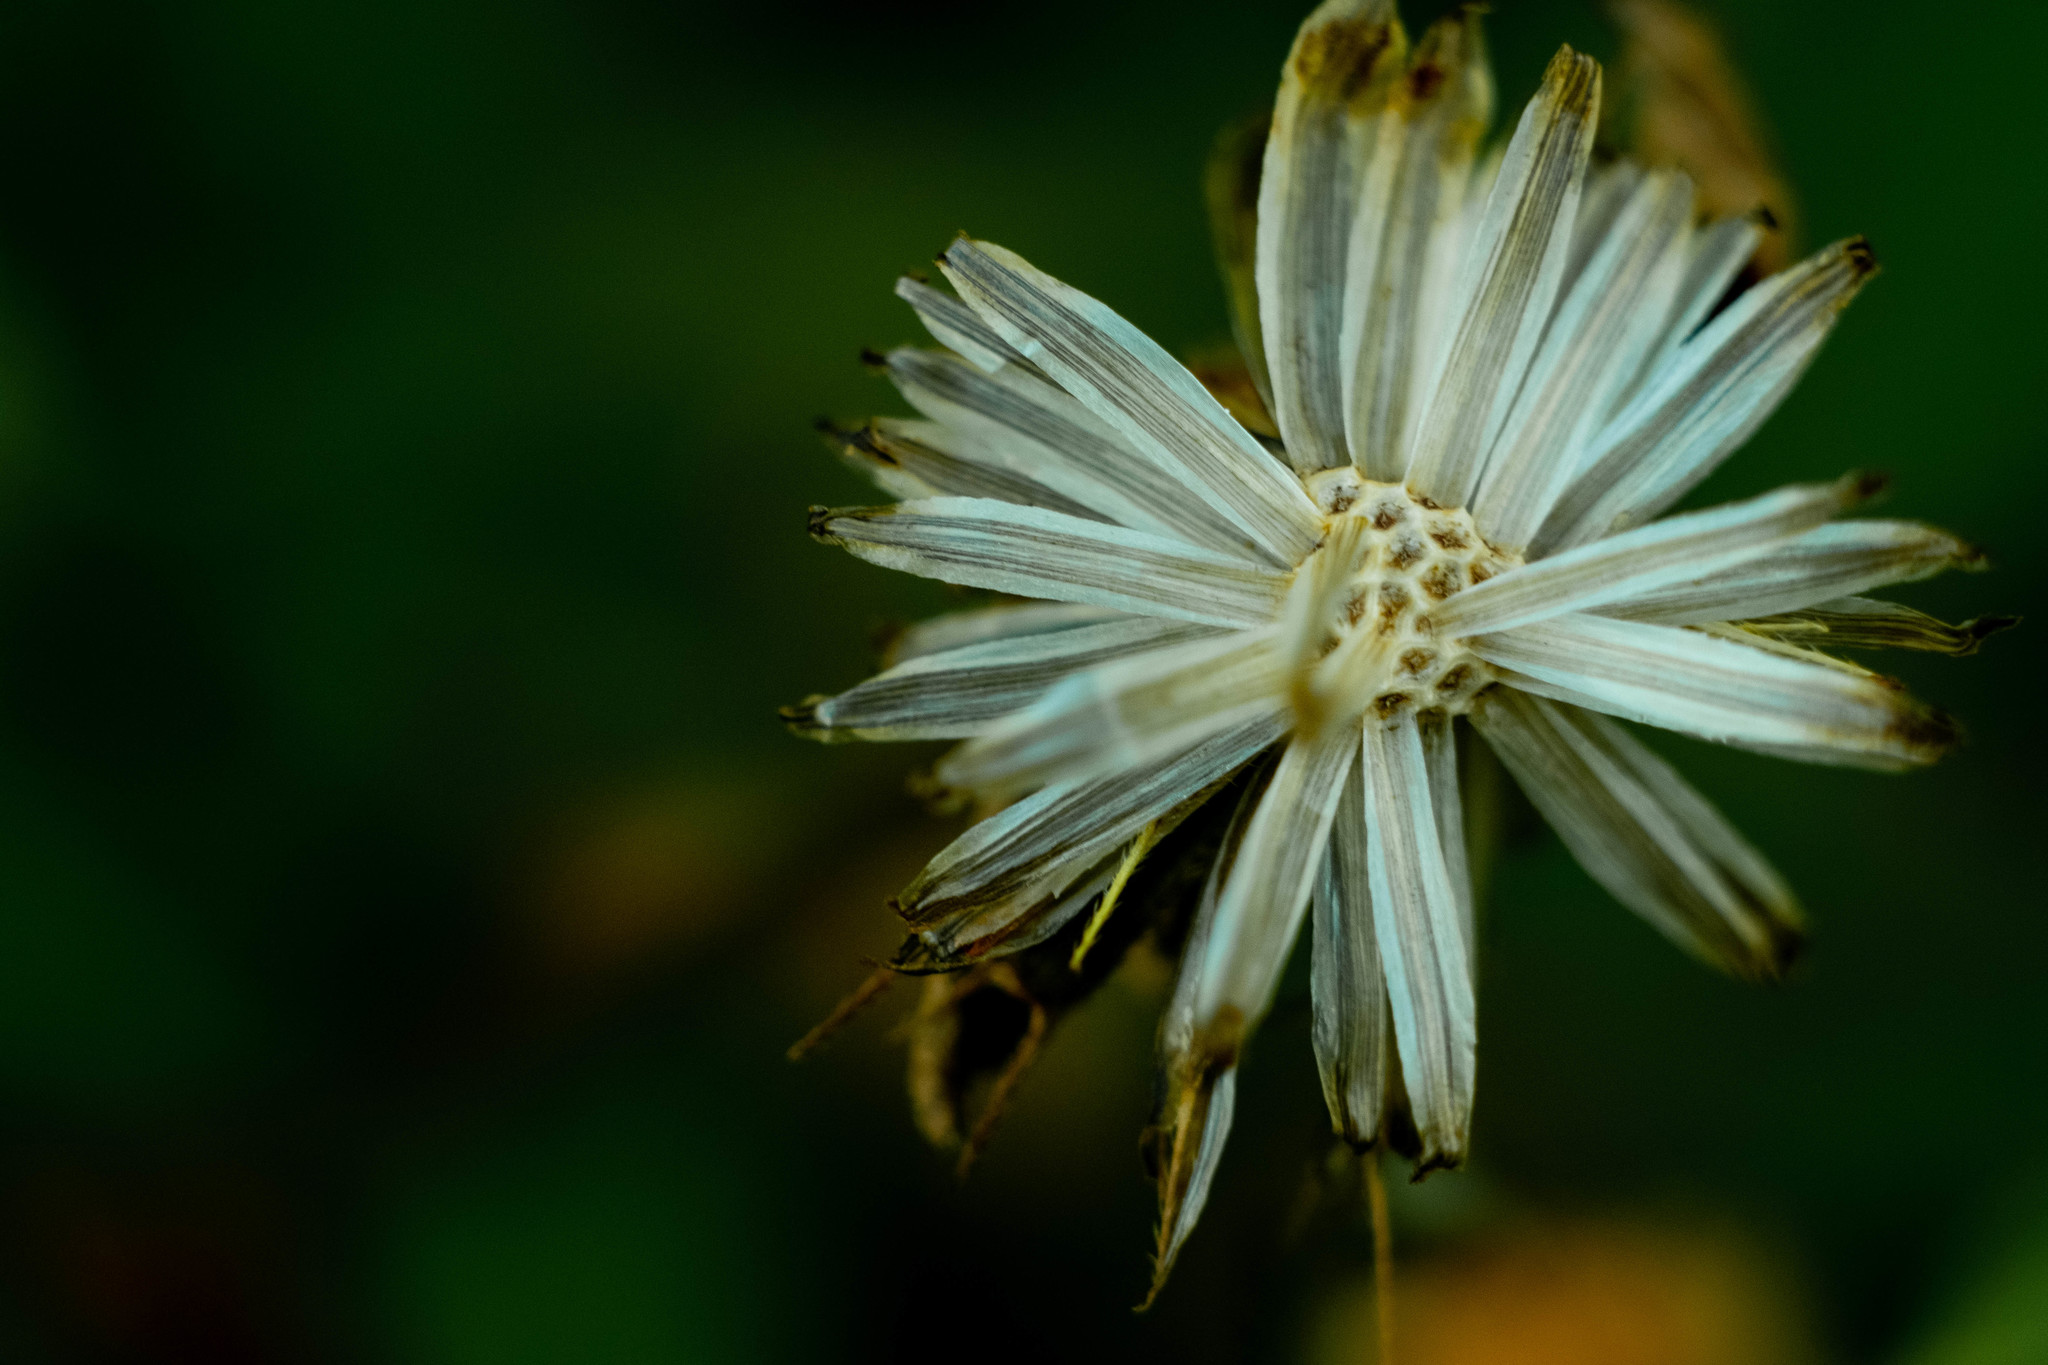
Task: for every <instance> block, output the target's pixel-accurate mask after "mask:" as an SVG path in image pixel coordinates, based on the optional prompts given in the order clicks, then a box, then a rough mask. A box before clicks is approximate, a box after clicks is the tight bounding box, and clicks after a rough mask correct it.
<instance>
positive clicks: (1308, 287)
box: [1258, 0, 1406, 472]
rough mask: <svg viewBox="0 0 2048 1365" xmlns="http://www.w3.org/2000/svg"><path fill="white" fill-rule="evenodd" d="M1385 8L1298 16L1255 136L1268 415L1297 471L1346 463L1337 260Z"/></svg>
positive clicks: (1392, 53)
mask: <svg viewBox="0 0 2048 1365" xmlns="http://www.w3.org/2000/svg"><path fill="white" fill-rule="evenodd" d="M1393 11H1394V7H1393V5H1392V3H1391V0H1324V3H1323V4H1322V5H1320V6H1318V7H1317V8H1316V10H1315V12H1314V13H1313V14H1311V15H1309V17H1308V19H1307V21H1306V22H1304V23H1303V24H1302V26H1301V31H1300V33H1299V34H1297V35H1296V37H1295V39H1294V47H1293V50H1292V51H1290V52H1289V53H1288V55H1287V65H1286V67H1285V68H1284V71H1283V74H1282V76H1281V80H1280V94H1279V97H1278V99H1277V100H1276V101H1275V103H1274V107H1273V125H1272V131H1271V132H1270V133H1269V134H1268V136H1267V140H1266V161H1265V171H1264V174H1263V175H1262V176H1261V178H1260V181H1259V227H1258V290H1259V322H1260V331H1261V334H1262V336H1263V338H1264V344H1265V348H1266V363H1267V366H1268V367H1269V369H1270V371H1271V375H1272V382H1273V418H1274V420H1275V421H1276V422H1278V423H1279V426H1280V436H1281V439H1282V440H1283V441H1284V442H1285V444H1286V448H1287V457H1288V459H1289V460H1291V461H1292V462H1293V464H1294V467H1295V468H1296V469H1299V470H1302V471H1304V472H1312V471H1314V470H1318V469H1328V468H1331V467H1333V466H1336V465H1343V464H1349V463H1350V462H1351V456H1350V452H1349V450H1348V449H1347V448H1346V445H1345V441H1344V392H1343V381H1342V378H1341V377H1340V374H1339V370H1338V332H1339V328H1340V324H1341V322H1342V320H1343V308H1344V263H1345V253H1346V251H1347V249H1348V246H1349V243H1350V238H1351V221H1352V215H1353V213H1354V211H1356V210H1357V209H1358V208H1359V204H1358V195H1359V189H1360V180H1361V176H1362V175H1363V173H1364V171H1365V163H1366V161H1367V158H1368V156H1369V154H1370V152H1371V149H1372V146H1373V143H1374V141H1375V140H1376V139H1375V137H1374V132H1375V127H1376V125H1377V124H1378V123H1379V122H1380V121H1381V118H1382V117H1383V116H1384V114H1385V111H1386V107H1387V94H1388V91H1389V89H1390V88H1391V86H1392V84H1393V80H1394V77H1395V74H1396V73H1398V72H1399V71H1400V70H1401V68H1402V57H1403V56H1404V51H1403V49H1404V48H1405V46H1406V44H1405V42H1404V40H1403V37H1402V34H1401V28H1400V24H1399V22H1398V21H1396V20H1395V18H1394V12H1393ZM1383 178H1390V177H1383ZM1366 211H1367V212H1371V211H1372V206H1367V208H1366Z"/></svg>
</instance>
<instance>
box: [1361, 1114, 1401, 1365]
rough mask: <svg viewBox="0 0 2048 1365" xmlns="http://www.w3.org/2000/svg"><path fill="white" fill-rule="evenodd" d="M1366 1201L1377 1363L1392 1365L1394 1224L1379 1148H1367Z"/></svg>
mask: <svg viewBox="0 0 2048 1365" xmlns="http://www.w3.org/2000/svg"><path fill="white" fill-rule="evenodd" d="M1362 1160H1363V1164H1364V1166H1365V1202H1366V1204H1367V1205H1368V1206H1370V1207H1371V1209H1372V1289H1373V1317H1374V1319H1375V1321H1376V1323H1377V1326H1378V1327H1379V1339H1380V1351H1379V1365H1394V1227H1393V1224H1392V1223H1391V1222H1389V1221H1388V1219H1387V1186H1386V1182H1385V1181H1384V1180H1382V1179H1381V1178H1380V1148H1379V1145H1378V1144H1374V1145H1373V1146H1372V1147H1371V1148H1369V1149H1368V1150H1367V1151H1366V1154H1365V1156H1364V1158H1363V1159H1362Z"/></svg>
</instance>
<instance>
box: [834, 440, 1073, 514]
mask: <svg viewBox="0 0 2048 1365" xmlns="http://www.w3.org/2000/svg"><path fill="white" fill-rule="evenodd" d="M833 434H834V435H835V436H836V437H837V439H838V441H839V446H840V454H841V456H842V457H843V458H844V459H845V460H846V462H847V463H848V464H850V465H852V466H853V467H854V468H856V469H858V470H860V471H861V472H862V473H864V474H866V475H867V476H868V477H869V478H871V479H873V480H874V481H875V483H876V485H877V486H878V487H880V488H881V489H882V490H883V491H884V492H886V493H891V494H894V495H895V496H896V497H898V498H902V499H905V500H914V499H917V498H936V497H962V498H993V499H995V500H996V501H998V502H1013V503H1016V504H1017V505H1018V506H1020V507H1044V508H1047V509H1049V510H1051V511H1054V512H1065V513H1066V514H1067V515H1068V516H1074V517H1082V518H1085V519H1087V520H1089V521H1102V520H1106V518H1104V517H1103V516H1101V515H1100V514H1099V513H1097V512H1095V511H1094V510H1093V509H1091V508H1089V507H1086V506H1083V505H1082V504H1081V503H1078V502H1075V501H1074V500H1073V499H1072V498H1069V497H1066V496H1065V495H1063V494H1060V493H1056V492H1054V491H1053V490H1052V489H1050V488H1047V487H1046V486H1045V485H1044V484H1042V483H1039V482H1038V481H1036V480H1035V479H1031V478H1028V477H1026V476H1025V475H1023V474H1019V473H1017V472H1015V470H1013V469H1012V468H1010V467H1009V466H1008V465H1007V464H1005V463H1003V462H1002V461H999V460H995V459H991V458H990V457H989V454H988V452H987V451H986V450H985V449H983V448H980V447H977V446H975V445H974V444H972V443H970V442H966V441H962V440H961V439H960V438H959V437H958V435H957V434H955V433H953V432H950V431H948V430H947V429H946V428H945V427H943V426H940V425H939V424H938V423H937V422H916V421H907V420H904V419H902V418H895V417H877V418H875V419H874V420H873V421H871V422H869V423H868V424H867V425H866V426H864V427H860V428H857V429H855V430H851V431H835V432H834V433H833Z"/></svg>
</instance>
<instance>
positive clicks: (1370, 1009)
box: [1309, 767, 1394, 1147]
mask: <svg viewBox="0 0 2048 1365" xmlns="http://www.w3.org/2000/svg"><path fill="white" fill-rule="evenodd" d="M1310 916H1311V921H1310V922H1311V923H1312V924H1313V926H1314V934H1313V941H1312V943H1311V949H1312V952H1313V961H1312V964H1311V969H1310V973H1309V1002H1310V1007H1311V1009H1312V1010H1313V1025H1312V1032H1313V1036H1314V1041H1315V1050H1316V1069H1317V1070H1318V1071H1319V1072H1320V1073H1321V1075H1322V1080H1323V1100H1324V1102H1325V1103H1326V1104H1328V1105H1329V1107H1330V1124H1331V1126H1332V1127H1333V1128H1334V1129H1335V1130H1336V1132H1337V1135H1338V1136H1339V1137H1341V1138H1343V1139H1344V1140H1345V1141H1346V1142H1349V1143H1351V1144H1352V1145H1353V1146H1355V1147H1364V1146H1367V1145H1369V1144H1371V1143H1373V1142H1375V1141H1377V1140H1378V1139H1379V1137H1380V1136H1381V1126H1382V1124H1383V1123H1384V1122H1385V1118H1386V1101H1387V1084H1388V1082H1389V1080H1390V1079H1391V1077H1392V1073H1393V1046H1394V1022H1393V1016H1392V1015H1391V1014H1390V1013H1389V1012H1388V1009H1387V983H1386V981H1385V979H1384V978H1383V977H1382V975H1381V969H1380V950H1379V940H1378V938H1377V937H1376V934H1377V930H1376V929H1375V928H1374V927H1373V918H1372V882H1371V879H1370V877H1369V876H1368V874H1367V870H1366V845H1365V779H1364V776H1363V774H1362V773H1361V772H1360V770H1359V768H1357V767H1354V768H1353V769H1352V771H1351V773H1350V774H1349V775H1348V776H1347V777H1346V778H1345V780H1344V787H1343V793H1342V796H1341V798H1340V799H1339V801H1338V803H1337V815H1336V819H1335V820H1334V821H1333V822H1332V824H1331V826H1330V847H1329V849H1328V851H1327V852H1326V853H1325V854H1324V855H1323V870H1322V876H1321V877H1320V878H1319V879H1318V880H1317V882H1316V889H1315V900H1314V903H1313V906H1312V908H1311V910H1310Z"/></svg>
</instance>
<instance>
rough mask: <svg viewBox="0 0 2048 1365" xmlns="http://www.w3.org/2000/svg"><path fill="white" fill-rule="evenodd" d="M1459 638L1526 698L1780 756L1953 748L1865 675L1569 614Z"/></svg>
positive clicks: (1869, 757) (1884, 758)
mask: <svg viewBox="0 0 2048 1365" xmlns="http://www.w3.org/2000/svg"><path fill="white" fill-rule="evenodd" d="M1737 633H1739V632H1731V634H1737ZM1468 643H1469V644H1470V647H1471V648H1472V650H1473V652H1474V653H1476V654H1478V655H1479V657H1480V658H1482V659H1485V660H1486V661H1487V662H1488V663H1490V664H1493V665H1494V666H1495V667H1497V668H1500V669H1504V670H1507V671H1508V672H1509V673H1510V675H1511V676H1510V678H1509V681H1510V682H1511V683H1512V684H1513V685H1514V686H1517V687H1520V688H1522V689H1523V690H1525V691H1532V692H1535V693H1537V694H1538V695H1540V696H1546V697H1550V698H1553V699H1555V700H1560V701H1568V702H1572V703H1575V704H1577V705H1580V706H1585V707H1588V708H1590V709H1592V710H1595V711H1604V712H1606V713H1607V714H1609V715H1613V716H1620V717H1622V718H1624V719H1626V720H1635V721H1641V722H1642V723H1644V724H1646V725H1655V726H1658V727H1660V728H1662V729H1666V730H1677V731H1679V732H1681V733H1684V734H1690V735H1697V736H1699V737H1700V738H1702V739H1710V740H1717V741H1720V742H1722V743H1727V744H1737V745H1741V746H1743V747H1746V748H1757V749H1763V750H1765V751H1767V752H1772V753H1782V754H1785V755H1787V756H1788V757H1789V756H1796V757H1799V758H1803V759H1812V760H1817V761H1823V762H1838V763H1849V764H1856V765H1870V766H1880V767H1892V766H1911V765H1917V764H1923V763H1931V762H1933V761H1934V760H1936V759H1938V758H1940V757H1941V756H1942V755H1943V754H1945V753H1947V752H1948V750H1950V749H1951V748H1953V747H1954V745H1955V742H1956V733H1955V727H1954V725H1953V723H1952V722H1950V721H1949V720H1948V719H1947V718H1946V717H1943V716H1942V715H1940V714H1939V713H1938V712H1935V711H1932V710H1929V709H1928V708H1927V707H1925V706H1923V705H1921V704H1920V703H1919V702H1916V701H1914V700H1913V699H1912V698H1911V697H1910V696H1909V695H1907V694H1906V693H1905V692H1904V691H1903V690H1902V689H1901V688H1899V687H1898V686H1897V685H1896V684H1894V683H1890V682H1888V681H1887V680H1885V679H1882V678H1879V677H1877V676H1876V675H1874V674H1870V673H1866V672H1863V671H1862V670H1860V669H1857V668H1854V667H1851V666H1849V665H1842V664H1832V662H1831V661H1824V660H1813V661H1809V660H1808V659H1804V658H1796V657H1789V656H1788V655H1787V654H1785V653H1780V652H1773V651H1772V650H1769V649H1765V648H1758V647H1752V646H1751V645H1749V644H1745V643H1740V642H1738V641H1737V640H1735V639H1732V638H1727V637H1725V636H1721V635H1712V634H1707V633H1704V632H1702V631H1698V630H1687V629H1679V628H1676V627H1672V626H1654V625H1646V624H1643V623H1641V622H1636V621H1617V620H1613V619H1610V618H1607V617H1601V616H1584V615H1574V616H1560V617H1556V618H1554V619H1552V620H1549V621H1544V622H1542V623H1540V624H1537V625H1533V626H1524V627H1521V628H1519V629H1516V630H1510V631H1503V632H1502V633H1500V634H1499V635H1480V636H1475V637H1473V638H1472V639H1471V640H1470V641H1469V642H1468ZM1758 643H1759V644H1761V643H1762V642H1758Z"/></svg>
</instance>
